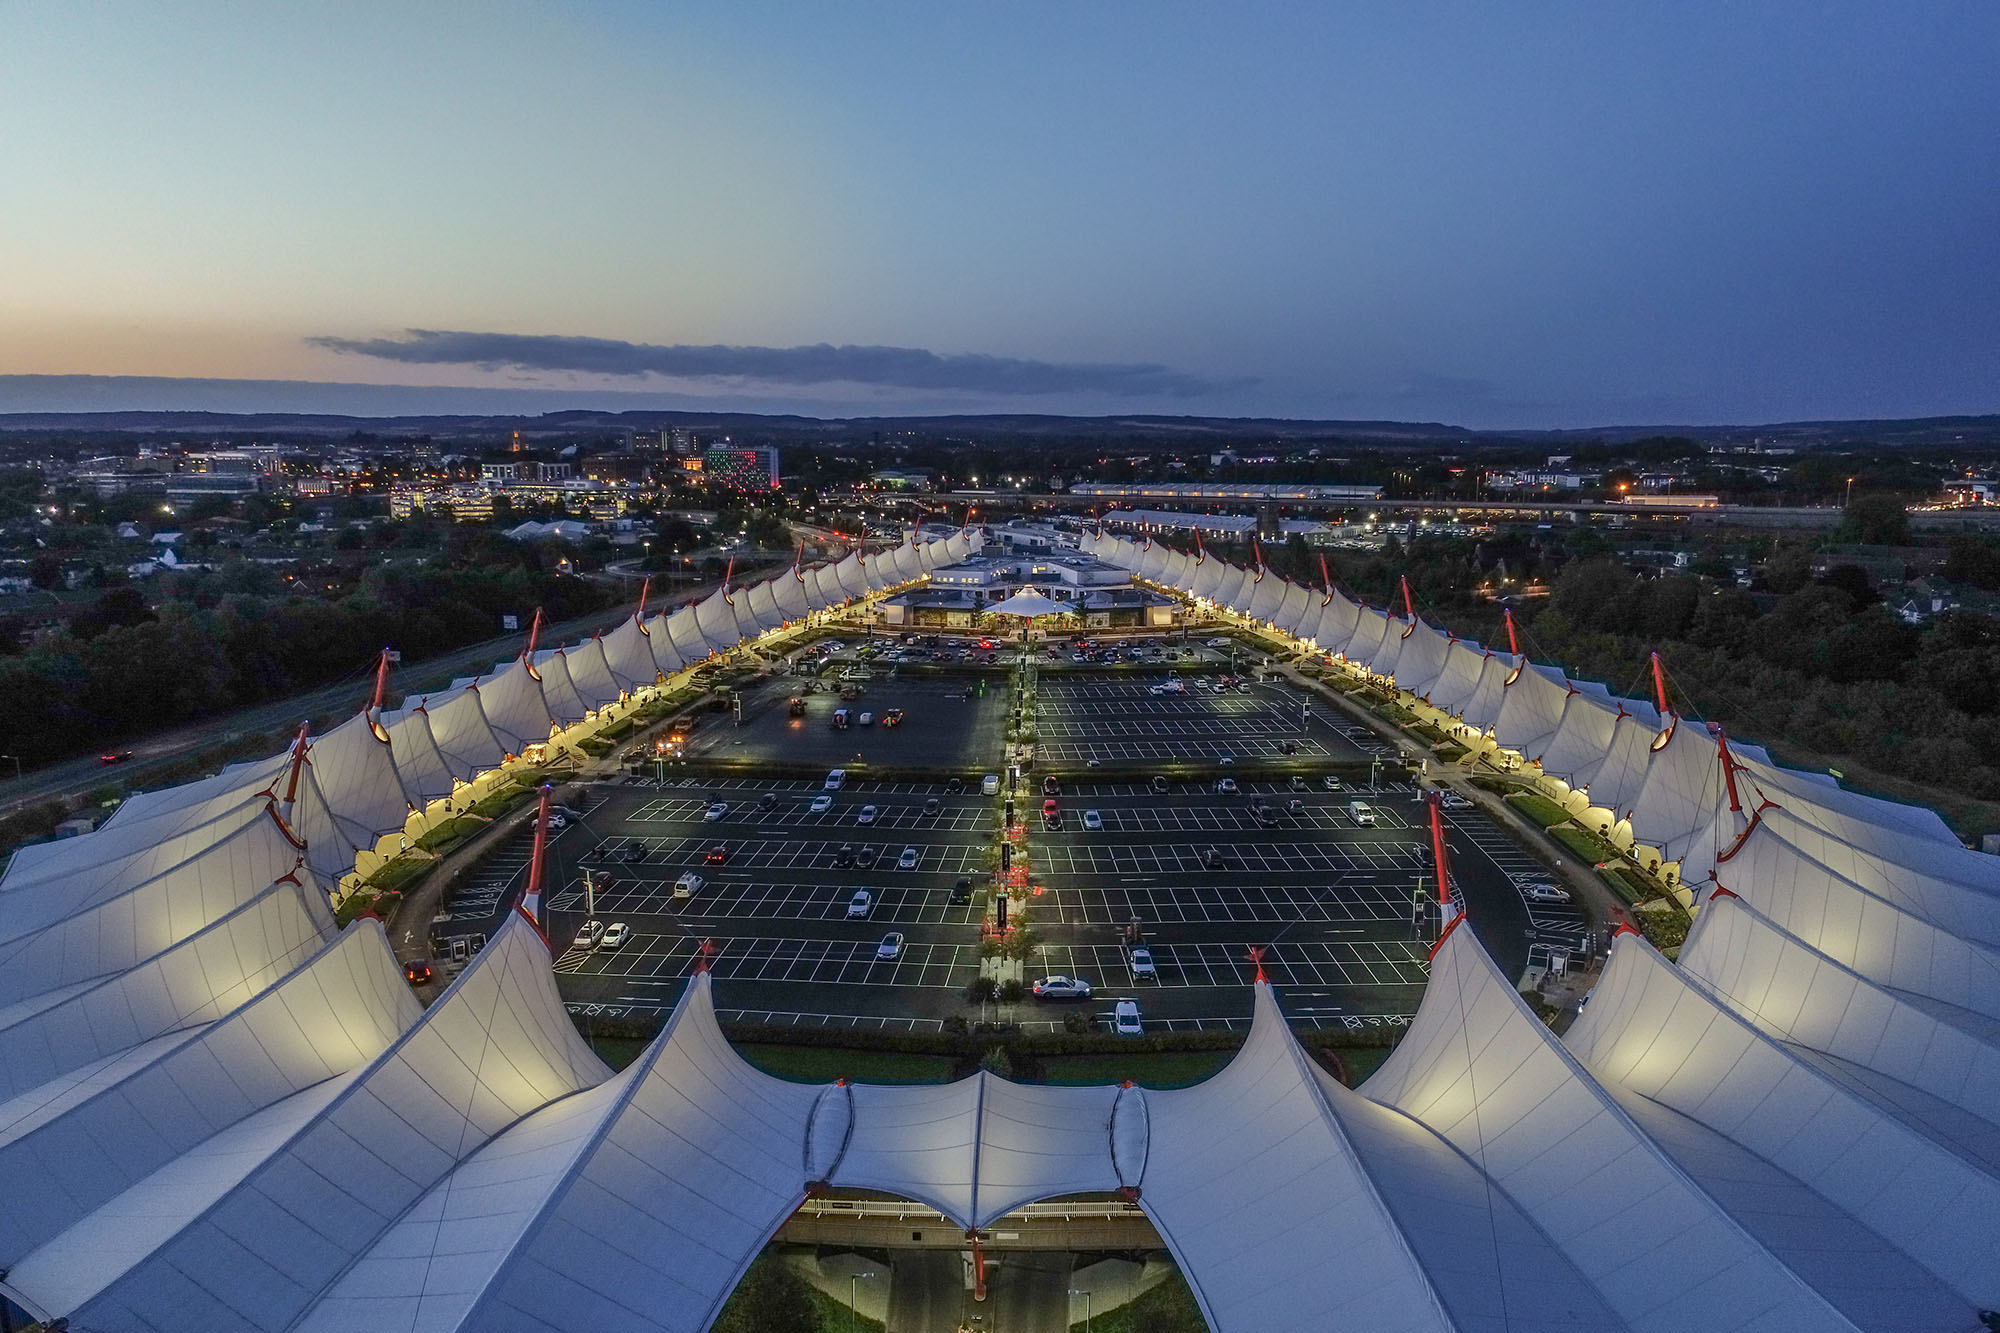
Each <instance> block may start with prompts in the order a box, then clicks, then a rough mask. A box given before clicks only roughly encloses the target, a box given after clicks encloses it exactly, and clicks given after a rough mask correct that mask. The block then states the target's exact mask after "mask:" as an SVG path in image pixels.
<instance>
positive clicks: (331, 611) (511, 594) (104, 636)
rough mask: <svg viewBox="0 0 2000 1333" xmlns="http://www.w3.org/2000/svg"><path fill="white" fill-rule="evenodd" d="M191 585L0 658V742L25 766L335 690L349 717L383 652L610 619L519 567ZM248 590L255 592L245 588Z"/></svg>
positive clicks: (565, 585) (413, 569) (566, 580)
mask: <svg viewBox="0 0 2000 1333" xmlns="http://www.w3.org/2000/svg"><path fill="white" fill-rule="evenodd" d="M229 586H231V585H230V584H229V581H227V580H195V581H191V582H190V583H188V584H186V585H183V586H182V588H181V592H182V593H183V595H178V596H170V597H168V598H166V599H165V600H162V601H160V602H159V603H157V604H156V605H155V604H149V603H148V601H147V599H146V598H145V597H144V596H143V595H142V594H141V593H140V591H139V590H138V589H137V588H134V587H129V586H128V587H113V588H111V589H109V590H107V591H105V592H104V593H103V594H101V595H100V596H99V597H98V598H97V599H96V600H95V601H94V602H93V603H91V604H90V605H89V606H87V607H84V608H82V609H81V610H80V611H78V612H77V614H75V615H74V616H73V617H71V619H70V620H69V622H68V623H67V624H66V625H65V626H63V627H62V628H60V629H57V630H54V631H52V632H49V633H46V634H44V635H42V636H41V637H40V638H38V639H36V640H35V641H34V642H32V643H30V644H27V645H21V644H18V643H13V642H10V643H8V644H6V645H5V647H6V648H9V649H12V650H13V655H11V656H0V737H4V738H5V743H6V746H7V751H8V753H9V754H17V755H19V756H20V757H21V759H22V760H23V762H25V763H28V764H38V763H44V762H47V761H50V760H55V759H61V758H65V757H68V756H70V755H74V754H80V753H89V752H90V751H92V750H96V749H101V748H103V747H105V746H107V745H110V744H112V743H115V742H116V741H118V740H120V739H122V738H125V737H129V736H136V735H140V734H143V733H146V732H149V731H153V730H157V729H159V728H161V727H167V726H172V725H175V724H177V723H184V722H189V721H192V720H195V719H198V718H202V717H206V716H210V715H214V714H218V713H222V712H226V711H228V710H231V709H235V708H240V707H243V706H245V705H249V704H256V703H262V702H265V701H268V700H272V699H281V698H284V697H286V696H287V695H291V694H295V693H298V692H300V691H303V690H310V689H313V688H316V687H319V686H324V685H328V684H332V683H335V682H338V681H341V680H353V681H354V682H355V683H356V691H357V698H356V702H357V706H358V704H359V702H360V696H361V694H362V693H363V692H364V691H365V689H366V681H367V676H368V673H369V671H370V670H371V669H372V668H373V666H374V664H375V661H376V655H377V654H378V653H379V652H380V651H381V650H382V649H383V648H384V647H393V648H395V649H397V650H399V651H400V652H402V653H403V654H404V655H405V656H406V657H407V658H409V659H410V660H411V661H413V662H414V661H415V660H417V659H420V658H425V657H430V656H434V655H436V654H438V653H443V652H449V651H451V650H453V649H456V648H462V647H464V646H465V645H467V644H471V643H476V642H478V641H480V640H482V639H489V638H492V637H494V636H495V635H498V634H500V633H502V632H503V630H502V623H501V617H502V616H503V615H514V616H518V617H520V621H519V623H520V625H521V628H522V629H523V631H525V630H526V628H527V624H528V621H527V617H528V616H530V615H531V614H532V613H533V611H534V609H535V608H536V607H537V606H539V607H542V608H543V609H544V613H545V615H546V616H547V617H548V618H549V619H550V620H563V619H568V618H572V617H575V616H579V615H584V614H587V613H589V612H591V611H594V610H598V609H600V608H602V607H605V606H608V605H610V603H611V600H612V598H611V596H610V594H609V593H608V592H607V591H606V590H604V589H602V588H600V587H599V586H598V585H595V584H592V583H587V582H585V581H583V580H581V579H578V578H575V577H572V576H569V575H566V574H561V573H557V572H553V571H550V570H546V569H539V568H531V567H528V566H527V565H526V564H524V563H522V562H518V561H517V562H516V563H512V564H509V565H504V566H503V565H482V564H471V565H462V566H456V567H451V566H442V565H429V566H410V565H400V566H397V565H385V566H378V567H375V568H372V569H369V570H368V571H367V572H366V573H364V574H363V575H362V576H361V577H360V579H359V580H358V581H357V582H356V583H354V584H353V585H352V586H351V588H350V590H348V591H346V592H344V593H343V594H341V595H338V596H332V597H326V598H316V597H311V596H305V595H300V594H297V593H291V594H287V593H284V592H256V591H222V590H221V589H223V588H227V587H229ZM253 586H255V585H254V584H253Z"/></svg>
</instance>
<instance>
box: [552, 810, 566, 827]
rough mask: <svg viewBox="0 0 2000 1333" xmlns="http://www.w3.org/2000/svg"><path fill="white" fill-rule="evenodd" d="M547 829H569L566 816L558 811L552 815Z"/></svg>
mask: <svg viewBox="0 0 2000 1333" xmlns="http://www.w3.org/2000/svg"><path fill="white" fill-rule="evenodd" d="M549 827H550V828H568V827H569V818H568V816H566V815H564V814H563V812H562V811H560V810H558V811H556V812H555V813H554V814H552V815H550V816H549Z"/></svg>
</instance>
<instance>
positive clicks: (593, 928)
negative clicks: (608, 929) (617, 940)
mask: <svg viewBox="0 0 2000 1333" xmlns="http://www.w3.org/2000/svg"><path fill="white" fill-rule="evenodd" d="M603 939H604V923H603V922H602V921H586V922H584V923H583V926H582V928H581V929H579V930H578V931H577V932H576V939H575V941H574V942H573V943H572V944H571V945H570V947H571V948H573V949H581V950H583V951H584V952H585V953H589V952H591V951H592V950H594V949H595V948H597V946H598V944H599V942H600V941H602V940H603Z"/></svg>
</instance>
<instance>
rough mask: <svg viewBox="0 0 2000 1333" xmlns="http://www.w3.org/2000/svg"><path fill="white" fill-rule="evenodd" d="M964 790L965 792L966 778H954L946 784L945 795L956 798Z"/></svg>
mask: <svg viewBox="0 0 2000 1333" xmlns="http://www.w3.org/2000/svg"><path fill="white" fill-rule="evenodd" d="M964 790H965V779H964V778H953V779H952V780H951V781H949V782H947V783H945V784H944V791H945V795H947V796H956V795H958V794H959V793H960V792H962V791H964Z"/></svg>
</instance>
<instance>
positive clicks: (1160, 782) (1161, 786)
mask: <svg viewBox="0 0 2000 1333" xmlns="http://www.w3.org/2000/svg"><path fill="white" fill-rule="evenodd" d="M1166 794H1167V779H1166V776H1165V775H1164V774H1161V775H1159V776H1156V777H1155V778H1154V779H1153V795H1155V796H1165V795H1166Z"/></svg>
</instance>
